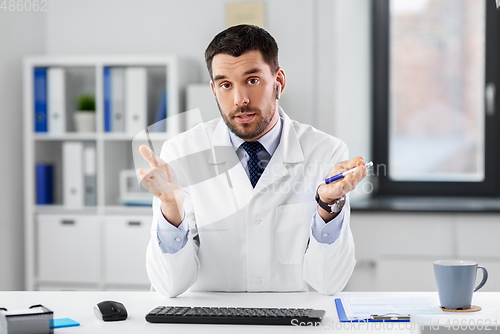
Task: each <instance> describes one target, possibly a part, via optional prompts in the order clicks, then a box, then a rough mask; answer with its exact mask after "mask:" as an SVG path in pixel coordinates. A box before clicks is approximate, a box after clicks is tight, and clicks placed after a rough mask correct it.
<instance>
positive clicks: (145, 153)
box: [139, 145, 158, 167]
mask: <svg viewBox="0 0 500 334" xmlns="http://www.w3.org/2000/svg"><path fill="white" fill-rule="evenodd" d="M139 153H141V155H142V157H143V158H144V160H146V161H147V162H148V163H149V165H150V166H151V167H158V157H157V156H156V155H154V153H153V151H151V149H150V148H149V147H147V146H146V145H141V146H140V147H139Z"/></svg>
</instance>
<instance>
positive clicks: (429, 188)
mask: <svg viewBox="0 0 500 334" xmlns="http://www.w3.org/2000/svg"><path fill="white" fill-rule="evenodd" d="M499 41H500V11H497V9H496V4H495V0H375V1H374V8H373V52H374V54H373V103H374V104H373V111H374V141H373V142H374V147H373V156H374V160H375V162H376V164H378V165H385V166H386V167H387V168H385V169H378V170H383V171H385V172H386V173H385V174H384V175H378V186H377V194H378V195H416V196H455V195H459V196H494V195H500V164H499V156H500V140H499V137H500V136H499V135H500V122H499V115H498V113H499V112H500V110H499V108H498V106H499V104H500V103H498V101H499V99H498V94H496V92H495V90H496V87H500V86H499V82H500V81H499V78H500V75H499V72H500V67H499V62H500V45H499ZM495 106H496V107H495ZM495 108H496V110H495Z"/></svg>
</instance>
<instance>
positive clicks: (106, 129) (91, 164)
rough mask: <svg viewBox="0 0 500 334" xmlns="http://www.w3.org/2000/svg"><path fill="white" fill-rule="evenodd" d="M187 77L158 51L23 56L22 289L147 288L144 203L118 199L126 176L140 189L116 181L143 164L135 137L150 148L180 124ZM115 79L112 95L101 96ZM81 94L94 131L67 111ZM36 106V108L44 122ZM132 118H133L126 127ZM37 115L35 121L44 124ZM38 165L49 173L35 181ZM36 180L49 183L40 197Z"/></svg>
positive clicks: (191, 73)
mask: <svg viewBox="0 0 500 334" xmlns="http://www.w3.org/2000/svg"><path fill="white" fill-rule="evenodd" d="M54 69H55V70H54ZM115 69H118V70H117V71H116V73H118V74H119V75H121V77H122V78H123V79H122V80H124V81H122V84H121V85H122V86H120V85H119V82H120V81H113V82H112V84H113V86H109V85H110V81H109V80H110V78H111V77H110V76H109V72H110V71H111V72H112V71H114V70H115ZM35 72H37V73H35ZM107 72H108V74H107ZM120 72H121V73H120ZM40 78H41V79H42V80H45V81H39V80H40ZM37 80H38V81H37ZM113 80H115V77H113ZM116 80H118V79H116ZM127 80H128V81H127ZM197 81H198V71H197V65H196V64H195V63H194V62H193V61H191V60H188V59H183V58H180V57H175V56H168V55H166V56H161V55H158V56H98V57H97V56H96V57H93V56H75V57H56V56H39V57H27V58H25V59H24V82H23V100H24V101H23V102H24V111H23V112H24V137H23V138H24V161H25V165H24V182H25V183H24V194H25V202H24V209H25V211H24V212H25V219H24V224H25V266H26V267H25V273H26V275H25V276H26V282H25V286H26V289H27V290H64V289H71V290H89V289H90V290H95V289H98V290H116V289H122V290H134V289H148V288H149V280H148V277H147V274H146V268H145V253H146V247H147V244H148V242H149V238H150V227H151V219H152V212H151V206H148V205H147V201H146V205H144V204H145V203H144V201H142V202H137V203H135V204H142V206H139V205H133V206H132V205H130V202H124V201H123V196H122V194H123V188H126V185H127V182H129V183H130V182H131V183H132V185H133V186H134V187H135V188H136V189H140V188H139V187H138V182H137V181H136V180H134V177H133V174H132V178H131V179H128V180H126V181H125V182H124V179H123V175H127V173H126V172H124V171H128V175H129V178H130V171H133V170H135V169H137V168H143V167H146V166H147V164H146V163H145V162H143V161H141V159H142V158H141V157H140V155H139V154H138V152H136V151H137V150H138V147H139V145H141V144H148V145H149V144H150V145H152V147H153V149H154V151H155V152H156V153H157V154H159V152H160V150H161V146H162V144H163V142H164V141H165V140H167V139H168V138H170V137H172V136H173V135H175V134H177V133H179V132H182V131H183V130H184V127H185V125H184V123H183V121H182V117H181V116H182V115H183V113H182V112H183V111H184V110H185V107H184V94H185V88H186V87H187V85H188V84H189V83H193V82H197ZM40 85H42V86H40ZM43 85H45V86H43ZM40 87H44V88H45V92H43V89H42V90H40ZM110 87H111V88H110ZM117 87H118V88H119V89H121V90H119V92H121V93H119V94H118V93H116V92H115V91H112V94H111V93H110V89H118V88H117ZM41 92H42V93H44V94H45V95H40V94H41ZM138 92H140V93H138ZM86 94H87V95H88V94H91V95H93V96H94V98H95V113H94V114H93V115H95V116H94V117H95V118H94V120H92V121H91V122H93V123H94V124H91V125H92V127H93V128H94V129H95V130H94V129H91V130H90V131H89V130H88V129H87V131H86V132H79V131H77V129H81V128H80V127H77V126H76V123H75V117H74V116H75V114H76V113H77V109H78V106H77V100H78V99H79V97H81V96H82V95H86ZM117 96H118V100H116V99H115V98H116V97H117ZM41 97H42V98H41ZM43 98H45V101H44V100H43ZM120 99H121V100H120ZM43 103H45V104H43ZM111 105H112V106H113V108H111V107H110V106H111ZM162 105H163V106H162ZM40 108H42V109H40ZM43 108H45V109H43ZM141 108H142V109H141ZM40 110H45V118H46V119H45V120H44V119H43V117H39V116H40V113H39V111H40ZM110 110H112V112H110ZM162 110H164V111H165V114H166V116H167V117H166V118H165V115H161V112H160V111H162ZM118 111H121V112H122V114H121V115H119V114H118ZM137 111H139V113H137ZM42 116H43V115H42ZM115 116H116V117H117V118H116V119H115V118H114V117H115ZM138 119H139V120H141V122H143V123H139V125H137V124H135V126H128V125H127V124H132V122H134V121H136V120H138ZM159 119H165V120H163V121H161V122H158V120H159ZM39 121H45V123H44V124H43V125H44V126H45V128H43V126H42V127H40V126H38V125H39V124H37V122H39ZM110 122H115V123H110ZM127 122H129V123H127ZM110 124H113V127H110ZM146 129H147V131H146ZM68 143H69V144H68ZM80 151H81V153H75V152H80ZM71 154H73V156H71ZM71 164H73V165H71ZM41 165H44V166H47V165H48V166H50V170H49V172H47V170H45V172H43V171H42V174H40V171H39V169H38V167H40V166H41ZM68 166H71V168H69V167H68ZM42 167H43V166H42ZM68 170H70V171H71V172H70V173H69V174H68ZM43 173H45V174H43ZM47 173H49V174H50V176H51V177H50V178H48V179H46V180H45V181H46V182H45V183H43V182H42V183H41V182H40V179H41V177H42V176H41V175H47ZM120 175H122V178H120ZM43 177H46V176H43ZM75 179H77V181H78V182H73V181H75ZM89 180H91V181H89ZM92 180H93V181H92ZM88 182H93V183H88ZM134 182H135V185H134V184H133V183H134ZM70 184H73V186H72V187H69V185H70ZM49 185H50V186H49ZM124 185H125V186H124ZM41 187H48V188H50V196H46V197H45V198H44V200H45V201H46V204H42V203H43V202H44V201H42V200H40V196H43V192H41V193H42V195H40V192H38V193H37V190H40V189H41ZM80 188H81V189H80ZM43 189H44V190H47V188H43ZM78 191H82V192H83V194H82V196H81V197H78V196H76V199H72V200H71V201H69V200H68V197H69V196H70V195H69V194H73V195H74V194H75V193H77V192H78ZM89 192H90V193H91V194H92V196H91V197H89V198H90V199H89V198H88V197H86V196H87V195H88V194H89ZM125 204H128V205H125Z"/></svg>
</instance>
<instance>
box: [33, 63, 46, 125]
mask: <svg viewBox="0 0 500 334" xmlns="http://www.w3.org/2000/svg"><path fill="white" fill-rule="evenodd" d="M33 82H34V95H33V96H34V100H35V115H34V116H35V132H47V69H46V68H42V67H37V68H35V70H34V78H33Z"/></svg>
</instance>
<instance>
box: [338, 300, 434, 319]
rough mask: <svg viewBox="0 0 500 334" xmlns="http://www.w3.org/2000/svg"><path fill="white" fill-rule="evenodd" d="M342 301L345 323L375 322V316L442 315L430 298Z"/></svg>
mask: <svg viewBox="0 0 500 334" xmlns="http://www.w3.org/2000/svg"><path fill="white" fill-rule="evenodd" d="M340 301H341V306H343V308H344V312H345V318H346V319H345V321H360V320H361V321H362V320H373V316H374V315H375V316H381V317H387V318H391V317H394V318H397V317H408V316H411V315H416V314H441V313H442V310H441V309H440V308H439V306H437V305H436V303H435V302H434V300H433V299H432V298H429V297H416V298H415V297H414V298H383V299H381V298H341V299H340ZM337 307H338V305H337Z"/></svg>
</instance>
